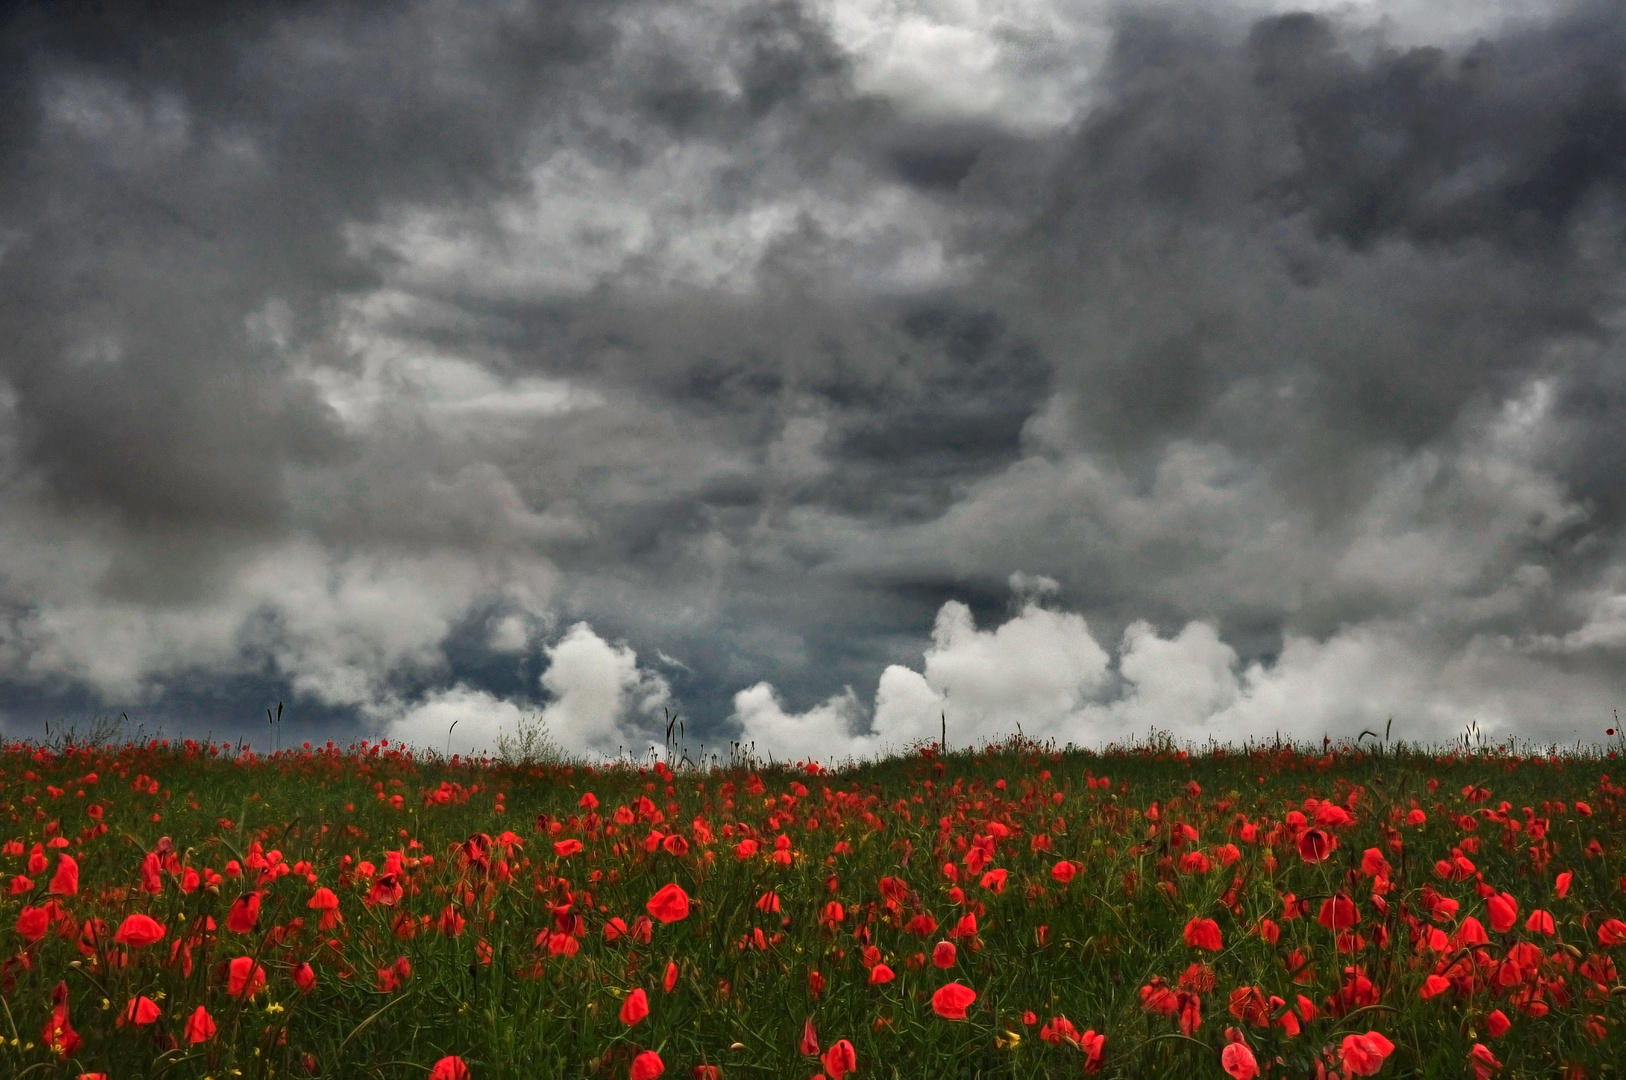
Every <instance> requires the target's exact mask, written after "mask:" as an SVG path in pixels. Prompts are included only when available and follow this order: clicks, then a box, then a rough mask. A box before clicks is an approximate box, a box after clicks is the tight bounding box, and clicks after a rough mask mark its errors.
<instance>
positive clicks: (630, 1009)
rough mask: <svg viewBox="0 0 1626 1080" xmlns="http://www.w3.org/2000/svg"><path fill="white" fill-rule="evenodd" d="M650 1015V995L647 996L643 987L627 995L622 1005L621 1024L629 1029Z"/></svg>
mask: <svg viewBox="0 0 1626 1080" xmlns="http://www.w3.org/2000/svg"><path fill="white" fill-rule="evenodd" d="M648 1015H649V995H648V994H645V993H644V991H643V987H639V988H638V989H637V990H634V991H633V992H632V993H630V994H628V995H627V999H626V1000H625V1001H623V1002H622V1003H621V1022H622V1023H623V1024H625V1025H627V1026H628V1027H631V1026H632V1025H634V1024H636V1023H638V1021H640V1020H642V1019H643V1018H644V1017H646V1016H648Z"/></svg>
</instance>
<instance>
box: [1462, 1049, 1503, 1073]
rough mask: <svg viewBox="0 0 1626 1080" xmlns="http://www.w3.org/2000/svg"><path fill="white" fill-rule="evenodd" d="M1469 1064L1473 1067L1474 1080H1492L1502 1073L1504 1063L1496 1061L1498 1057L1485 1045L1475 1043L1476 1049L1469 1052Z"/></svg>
mask: <svg viewBox="0 0 1626 1080" xmlns="http://www.w3.org/2000/svg"><path fill="white" fill-rule="evenodd" d="M1468 1064H1469V1065H1472V1066H1473V1069H1474V1080H1490V1078H1491V1077H1493V1076H1495V1075H1496V1074H1497V1073H1499V1072H1501V1071H1502V1063H1501V1062H1500V1061H1497V1060H1496V1055H1495V1054H1493V1053H1491V1052H1490V1049H1489V1048H1488V1047H1486V1046H1485V1044H1484V1043H1474V1048H1473V1049H1472V1050H1470V1051H1469V1052H1468Z"/></svg>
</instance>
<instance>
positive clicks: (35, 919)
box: [17, 907, 51, 941]
mask: <svg viewBox="0 0 1626 1080" xmlns="http://www.w3.org/2000/svg"><path fill="white" fill-rule="evenodd" d="M50 928H51V913H50V911H48V910H47V909H45V908H42V907H24V908H23V910H22V911H20V912H19V913H18V914H17V933H19V934H21V935H22V936H23V940H24V941H38V940H39V939H40V938H42V937H44V936H45V931H47V930H49V929H50Z"/></svg>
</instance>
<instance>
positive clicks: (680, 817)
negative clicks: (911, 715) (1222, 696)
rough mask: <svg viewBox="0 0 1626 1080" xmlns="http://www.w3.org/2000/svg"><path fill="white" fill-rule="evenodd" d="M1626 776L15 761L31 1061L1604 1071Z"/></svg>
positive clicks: (931, 751) (83, 1075)
mask: <svg viewBox="0 0 1626 1080" xmlns="http://www.w3.org/2000/svg"><path fill="white" fill-rule="evenodd" d="M1619 768H1620V763H1619V761H1618V760H1617V759H1616V757H1615V753H1614V752H1611V751H1608V750H1598V751H1594V752H1590V753H1567V754H1560V755H1544V754H1535V755H1532V754H1529V753H1514V752H1513V751H1511V750H1509V749H1507V748H1491V749H1472V750H1470V749H1467V748H1459V749H1458V750H1457V751H1455V752H1445V751H1442V750H1438V749H1433V750H1424V749H1418V748H1407V747H1405V746H1400V747H1372V748H1367V749H1361V748H1357V747H1348V746H1344V747H1338V746H1332V745H1324V746H1321V747H1303V746H1299V747H1294V746H1287V745H1278V746H1266V747H1256V748H1252V749H1250V750H1248V751H1246V752H1242V751H1235V750H1232V751H1227V750H1222V749H1211V750H1209V751H1208V752H1205V753H1201V754H1199V753H1195V752H1188V751H1186V750H1182V749H1180V748H1179V747H1177V746H1175V745H1173V744H1172V743H1169V742H1167V741H1166V740H1162V741H1152V742H1148V743H1146V744H1144V745H1140V746H1135V747H1128V748H1122V749H1112V750H1108V751H1104V752H1085V751H1076V750H1071V749H1069V750H1067V751H1059V750H1057V749H1055V748H1053V747H1050V746H1044V745H1037V744H1034V743H1031V742H1027V741H1024V740H1020V739H1017V740H1013V741H1010V742H1007V743H1004V744H1001V745H997V746H988V747H984V748H982V749H979V750H965V751H959V752H953V753H949V754H946V755H945V754H942V753H940V752H938V749H937V748H936V747H931V746H926V747H917V748H916V749H915V750H914V751H913V752H911V753H909V754H906V755H902V756H898V757H894V758H891V759H888V760H884V761H879V762H870V763H864V764H858V765H853V766H850V767H846V768H842V769H839V770H835V771H831V770H827V769H825V768H821V767H820V766H818V765H816V764H796V765H790V766H786V765H778V766H774V767H755V768H753V767H747V766H739V767H733V768H729V767H717V768H712V769H704V770H699V769H691V768H683V769H680V770H677V771H672V770H670V769H668V768H667V766H665V765H664V764H660V763H659V762H645V763H643V764H641V765H640V764H628V763H623V764H618V765H610V766H605V765H600V766H597V767H593V766H589V765H586V764H581V763H576V764H550V765H545V766H543V765H534V766H530V767H523V766H512V765H504V764H501V763H499V762H494V761H490V760H485V759H479V760H462V759H457V758H453V759H446V758H445V757H443V756H441V755H433V754H430V755H425V754H423V753H414V752H413V751H411V750H408V749H406V748H403V747H399V746H392V745H389V744H387V743H383V742H380V743H359V744H356V745H353V746H349V747H337V746H334V745H332V744H329V745H326V746H318V747H314V748H313V747H311V746H309V745H308V744H307V745H306V746H304V747H302V748H299V749H296V750H293V751H283V752H279V753H276V754H272V755H260V754H256V753H254V752H252V751H250V750H247V749H245V748H242V747H230V746H221V745H218V744H208V743H197V742H192V741H190V740H188V741H184V742H174V743H170V742H164V741H159V740H144V741H142V742H139V743H125V744H123V745H117V746H115V745H100V746H73V745H64V744H60V743H59V744H57V745H54V746H51V747H43V746H38V745H34V744H14V745H10V746H8V747H5V748H4V750H3V752H0V826H3V828H4V830H5V831H4V832H3V833H0V843H3V848H0V875H3V878H0V885H3V886H4V888H3V901H0V902H3V904H4V908H3V911H0V934H3V935H4V936H5V940H4V942H3V944H0V954H3V959H0V992H3V996H0V1000H3V1005H4V1009H3V1011H0V1074H3V1075H5V1076H8V1077H16V1078H19V1080H20V1078H24V1077H35V1078H39V1080H46V1078H58V1077H66V1078H70V1080H101V1078H104V1077H105V1078H107V1080H138V1078H139V1080H157V1078H159V1077H165V1078H173V1080H198V1078H209V1080H226V1078H239V1077H242V1078H261V1077H334V1078H338V1077H344V1078H352V1077H374V1078H378V1080H409V1078H410V1080H421V1078H424V1077H428V1078H429V1080H465V1078H472V1080H499V1078H516V1080H517V1078H525V1077H611V1078H616V1080H625V1078H628V1077H630V1078H632V1080H652V1078H654V1077H657V1076H660V1077H668V1078H683V1080H688V1078H693V1080H720V1078H724V1077H727V1078H744V1077H776V1078H782V1077H792V1078H804V1080H806V1078H813V1077H817V1076H823V1077H825V1078H826V1080H842V1078H843V1077H846V1076H854V1077H859V1078H863V1077H934V1078H935V1077H1051V1076H1074V1075H1099V1076H1103V1077H1110V1076H1122V1077H1181V1078H1195V1077H1215V1078H1223V1077H1232V1078H1235V1080H1249V1078H1251V1077H1254V1076H1264V1077H1304V1078H1309V1077H1315V1078H1318V1080H1325V1078H1329V1077H1338V1078H1341V1080H1349V1078H1351V1077H1365V1076H1389V1077H1412V1076H1425V1077H1473V1078H1475V1080H1489V1078H1493V1077H1494V1078H1512V1077H1537V1076H1540V1077H1553V1076H1559V1077H1565V1078H1569V1080H1580V1078H1582V1077H1611V1076H1617V1075H1619V1074H1620V1069H1621V1067H1622V1066H1621V1063H1622V1062H1623V1061H1626V1031H1623V1029H1622V1022H1623V1021H1626V986H1622V985H1621V977H1620V974H1619V972H1618V969H1617V963H1626V866H1623V862H1622V858H1621V855H1622V845H1623V843H1626V817H1623V811H1626V786H1622V783H1621V782H1619V781H1617V780H1616V779H1613V778H1612V777H1613V776H1614V774H1615V773H1616V772H1617V771H1618V770H1619Z"/></svg>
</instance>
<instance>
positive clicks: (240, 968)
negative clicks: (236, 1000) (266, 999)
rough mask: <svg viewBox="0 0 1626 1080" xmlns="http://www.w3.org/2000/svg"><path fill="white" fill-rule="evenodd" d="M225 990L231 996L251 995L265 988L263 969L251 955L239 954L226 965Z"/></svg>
mask: <svg viewBox="0 0 1626 1080" xmlns="http://www.w3.org/2000/svg"><path fill="white" fill-rule="evenodd" d="M226 972H227V981H226V992H227V993H228V994H230V995H231V996H232V997H253V996H254V995H255V994H258V993H259V992H260V991H261V990H263V989H265V969H264V968H263V967H261V966H260V965H259V964H256V963H255V962H254V958H253V957H251V956H239V957H237V958H236V959H235V960H233V961H231V963H229V964H227V965H226Z"/></svg>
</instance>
